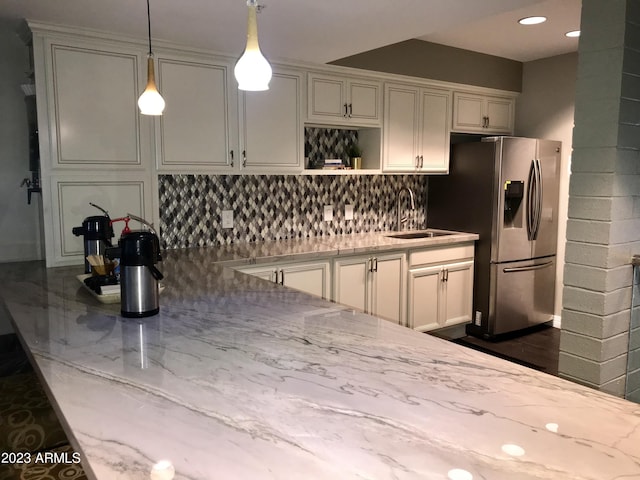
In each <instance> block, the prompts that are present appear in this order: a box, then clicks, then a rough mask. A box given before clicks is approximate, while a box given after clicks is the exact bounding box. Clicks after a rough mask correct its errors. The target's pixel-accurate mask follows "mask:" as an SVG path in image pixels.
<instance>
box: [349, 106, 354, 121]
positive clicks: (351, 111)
mask: <svg viewBox="0 0 640 480" xmlns="http://www.w3.org/2000/svg"><path fill="white" fill-rule="evenodd" d="M351 115H353V103H350V104H349V118H351Z"/></svg>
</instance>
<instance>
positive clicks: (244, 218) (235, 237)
mask: <svg viewBox="0 0 640 480" xmlns="http://www.w3.org/2000/svg"><path fill="white" fill-rule="evenodd" d="M158 182H159V193H160V238H161V242H162V247H163V248H169V249H173V248H185V247H196V246H216V245H224V244H230V243H243V242H255V241H268V240H282V239H289V238H305V237H318V236H325V235H340V234H347V233H360V232H377V231H388V230H392V229H394V228H395V223H396V196H397V192H398V190H399V189H400V188H401V187H403V186H407V187H409V188H411V189H412V190H413V192H414V193H415V196H416V210H414V211H411V210H409V208H408V206H409V204H408V200H407V196H404V197H403V198H404V200H403V207H404V208H403V212H404V214H407V215H408V217H409V220H408V223H407V228H424V226H425V219H426V199H427V177H426V176H422V175H160V176H159V177H158ZM325 205H333V215H334V216H333V221H329V222H325V221H324V220H323V214H324V211H323V207H324V206H325ZM345 205H353V206H354V218H353V220H345V218H344V206H345ZM222 210H233V217H234V218H233V223H234V226H233V228H231V229H223V228H222Z"/></svg>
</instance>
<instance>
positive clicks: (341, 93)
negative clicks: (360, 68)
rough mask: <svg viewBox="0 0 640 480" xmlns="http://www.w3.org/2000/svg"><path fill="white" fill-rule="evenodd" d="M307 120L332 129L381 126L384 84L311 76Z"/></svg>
mask: <svg viewBox="0 0 640 480" xmlns="http://www.w3.org/2000/svg"><path fill="white" fill-rule="evenodd" d="M307 78H308V85H307V87H308V95H307V97H308V106H307V120H308V121H310V122H318V123H322V124H330V125H348V126H380V122H381V117H382V115H381V112H382V95H381V92H382V84H381V83H380V82H376V81H373V80H361V79H357V78H347V77H340V76H332V75H321V74H316V73H309V75H308V77H307Z"/></svg>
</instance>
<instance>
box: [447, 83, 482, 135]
mask: <svg viewBox="0 0 640 480" xmlns="http://www.w3.org/2000/svg"><path fill="white" fill-rule="evenodd" d="M484 116H485V113H484V98H483V97H482V96H481V95H473V94H470V93H469V94H466V93H457V92H456V93H454V94H453V130H457V131H461V132H484V131H485V128H484V125H485V120H484Z"/></svg>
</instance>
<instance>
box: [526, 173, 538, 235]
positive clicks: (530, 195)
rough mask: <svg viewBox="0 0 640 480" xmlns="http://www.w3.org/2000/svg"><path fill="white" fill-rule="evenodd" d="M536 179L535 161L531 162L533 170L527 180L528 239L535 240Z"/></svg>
mask: <svg viewBox="0 0 640 480" xmlns="http://www.w3.org/2000/svg"><path fill="white" fill-rule="evenodd" d="M535 178H536V167H535V160H531V168H529V178H528V179H527V210H526V214H527V239H529V240H533V225H534V218H535V217H534V215H535V212H534V208H535V207H534V202H535V200H534V195H535V181H536V180H535Z"/></svg>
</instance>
